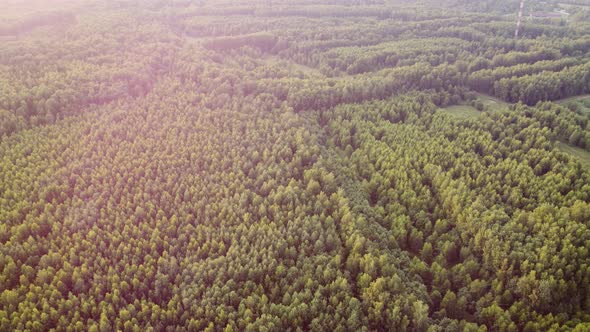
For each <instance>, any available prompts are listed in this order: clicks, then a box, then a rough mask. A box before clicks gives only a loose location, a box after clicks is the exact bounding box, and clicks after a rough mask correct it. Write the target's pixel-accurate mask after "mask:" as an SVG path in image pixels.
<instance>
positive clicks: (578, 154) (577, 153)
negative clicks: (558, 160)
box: [557, 142, 590, 168]
mask: <svg viewBox="0 0 590 332" xmlns="http://www.w3.org/2000/svg"><path fill="white" fill-rule="evenodd" d="M557 148H558V149H559V150H561V151H563V152H565V153H567V154H569V155H570V156H572V157H574V158H576V159H578V160H579V161H580V162H581V163H582V165H584V166H586V167H589V168H590V151H586V150H584V149H581V148H577V147H574V146H571V145H569V144H567V143H564V142H557Z"/></svg>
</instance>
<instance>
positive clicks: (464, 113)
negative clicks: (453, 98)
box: [439, 105, 481, 119]
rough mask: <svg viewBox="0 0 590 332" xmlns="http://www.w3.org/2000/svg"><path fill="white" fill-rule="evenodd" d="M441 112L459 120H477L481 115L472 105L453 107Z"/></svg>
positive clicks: (442, 109)
mask: <svg viewBox="0 0 590 332" xmlns="http://www.w3.org/2000/svg"><path fill="white" fill-rule="evenodd" d="M439 111H441V112H444V113H447V114H450V115H451V116H453V117H455V118H457V119H475V118H477V117H479V116H480V115H481V112H480V111H478V110H477V109H476V108H475V107H473V106H470V105H453V106H448V107H445V108H441V109H439Z"/></svg>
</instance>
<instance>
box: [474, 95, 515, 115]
mask: <svg viewBox="0 0 590 332" xmlns="http://www.w3.org/2000/svg"><path fill="white" fill-rule="evenodd" d="M477 99H478V100H480V101H481V102H482V103H483V104H484V106H486V107H489V108H490V110H492V111H499V110H503V109H506V108H508V105H509V104H508V103H507V102H505V101H503V100H501V99H498V98H496V97H492V96H489V95H486V94H483V93H478V94H477Z"/></svg>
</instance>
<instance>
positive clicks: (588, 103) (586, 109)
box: [557, 95, 590, 116]
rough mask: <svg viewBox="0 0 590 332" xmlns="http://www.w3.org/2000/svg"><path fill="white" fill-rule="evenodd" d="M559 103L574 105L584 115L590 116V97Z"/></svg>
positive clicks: (585, 96)
mask: <svg viewBox="0 0 590 332" xmlns="http://www.w3.org/2000/svg"><path fill="white" fill-rule="evenodd" d="M557 103H558V104H562V105H567V104H571V103H574V104H576V105H577V106H578V109H579V110H580V111H582V113H585V114H586V115H589V116H590V95H583V96H577V97H570V98H565V99H561V100H558V101H557Z"/></svg>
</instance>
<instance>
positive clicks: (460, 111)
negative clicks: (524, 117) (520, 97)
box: [439, 93, 509, 120]
mask: <svg viewBox="0 0 590 332" xmlns="http://www.w3.org/2000/svg"><path fill="white" fill-rule="evenodd" d="M476 100H479V101H481V102H482V103H483V105H484V106H485V109H487V110H490V111H492V112H494V111H500V110H503V109H506V108H507V107H508V105H509V104H508V103H506V102H505V101H503V100H500V99H498V98H494V97H492V96H488V95H485V94H482V93H478V94H477V98H476ZM439 110H440V111H441V112H444V113H447V114H450V115H451V116H453V117H455V118H457V119H462V120H465V119H475V118H477V117H479V116H480V115H481V112H480V111H478V110H477V109H476V108H475V107H473V106H471V105H466V104H460V105H453V106H448V107H444V108H441V109H439Z"/></svg>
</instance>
